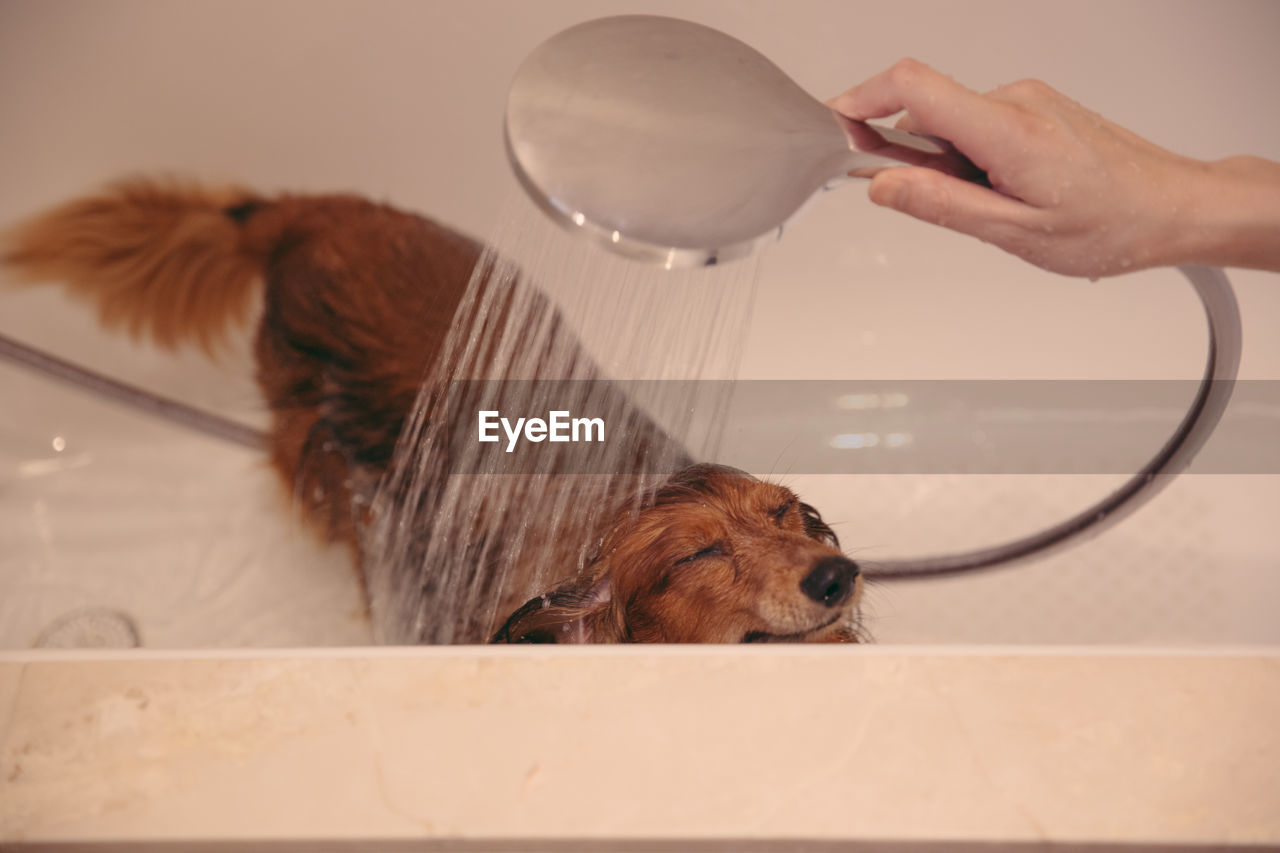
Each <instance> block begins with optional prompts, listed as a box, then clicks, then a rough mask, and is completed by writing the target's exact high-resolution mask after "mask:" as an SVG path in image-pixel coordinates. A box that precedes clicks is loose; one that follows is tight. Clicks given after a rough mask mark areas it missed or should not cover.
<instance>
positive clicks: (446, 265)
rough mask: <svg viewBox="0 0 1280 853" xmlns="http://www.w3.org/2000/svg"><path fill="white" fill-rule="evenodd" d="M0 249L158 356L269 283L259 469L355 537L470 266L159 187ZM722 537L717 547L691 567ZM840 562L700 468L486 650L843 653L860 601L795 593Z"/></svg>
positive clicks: (790, 517)
mask: <svg viewBox="0 0 1280 853" xmlns="http://www.w3.org/2000/svg"><path fill="white" fill-rule="evenodd" d="M2 245H3V251H2V253H0V261H2V262H3V263H4V265H5V266H6V267H7V268H8V269H9V271H10V272H12V273H14V274H16V276H17V277H18V278H19V279H21V280H24V281H59V282H62V283H63V284H64V285H65V286H66V287H67V289H68V290H69V291H70V292H71V293H72V294H74V295H76V296H77V297H80V298H84V299H88V300H89V301H90V302H91V303H93V304H94V305H96V307H97V310H98V312H99V316H100V317H101V319H102V322H103V324H104V325H106V326H108V327H112V328H123V329H125V330H126V331H128V332H129V333H130V334H132V335H134V336H135V337H141V338H147V339H151V340H153V341H155V342H156V343H158V344H160V345H161V346H163V347H167V348H173V347H176V346H177V345H179V344H180V343H182V342H185V341H194V342H196V343H198V344H199V345H200V346H202V347H203V348H205V349H206V350H212V349H214V348H215V347H216V345H217V343H218V341H219V340H220V338H221V337H222V336H223V335H224V334H225V332H226V330H227V329H228V327H229V326H230V325H232V324H235V323H242V322H244V320H245V318H246V317H247V315H248V311H249V308H250V306H251V304H252V298H253V296H254V294H255V293H256V292H258V287H257V285H258V284H259V283H260V282H265V283H266V286H265V288H263V289H262V294H263V295H262V302H263V314H262V319H261V321H260V324H259V328H258V332H257V337H256V343H255V355H256V359H257V364H258V377H257V378H258V382H259V384H260V385H261V387H262V390H263V392H264V393H265V395H266V399H267V402H268V404H269V407H270V410H271V413H272V425H271V429H270V432H269V437H268V444H269V452H270V456H271V461H272V463H273V465H274V466H275V468H276V469H277V470H278V472H279V473H280V475H281V477H282V478H283V480H284V482H285V483H286V484H288V485H289V486H290V488H291V489H292V491H293V493H294V495H295V499H296V500H298V501H299V502H300V503H301V505H302V507H303V509H304V512H305V514H306V515H307V516H309V517H310V518H311V519H313V520H316V521H317V522H318V523H319V525H320V527H321V529H322V531H323V533H324V535H325V536H326V537H327V538H329V539H331V540H339V541H345V542H349V543H352V544H355V543H356V542H357V540H358V536H359V527H360V524H361V520H362V516H361V513H362V509H361V507H362V506H363V500H364V499H365V498H367V497H368V496H369V495H370V494H371V493H372V489H373V487H374V485H375V484H376V482H377V481H378V479H379V478H380V477H381V476H382V474H383V473H384V472H385V471H386V469H387V466H388V465H389V463H390V461H391V456H392V452H393V450H394V447H395V442H396V439H397V437H398V436H399V434H400V432H401V429H402V427H403V426H404V423H405V420H406V418H407V416H408V413H409V411H410V409H411V407H412V406H413V403H414V400H415V398H416V396H417V394H418V392H419V389H420V386H421V384H422V379H423V376H424V373H425V372H426V370H427V368H428V367H429V366H430V365H432V364H433V363H434V362H435V360H436V359H438V358H439V356H440V350H441V346H442V344H443V341H444V339H445V336H446V334H447V333H448V331H449V328H450V326H451V324H452V323H453V322H454V315H455V313H456V311H457V309H458V305H459V303H460V301H461V299H462V296H463V293H464V291H465V290H466V288H467V284H468V280H469V278H470V276H471V273H472V270H473V268H474V267H475V265H476V262H477V260H478V259H479V257H480V253H481V247H480V245H479V244H478V243H476V242H474V241H472V240H470V239H468V238H466V237H463V236H461V235H459V234H457V233H456V232H454V231H451V230H450V229H448V228H445V227H443V226H441V225H439V224H437V223H435V222H433V221H431V220H429V219H426V218H424V217H420V216H415V215H411V214H406V213H404V212H401V211H398V210H396V209H394V208H391V207H389V206H386V205H380V204H376V203H373V202H370V201H368V200H365V199H362V198H359V197H356V196H349V195H327V196H288V195H286V196H281V197H277V198H272V199H267V198H264V197H261V196H259V195H257V194H255V193H252V192H250V191H247V190H242V189H237V188H205V187H201V186H199V185H197V184H193V183H189V182H178V181H169V180H160V181H157V180H151V179H134V180H130V181H126V182H122V183H119V184H117V185H115V186H113V187H111V188H109V189H108V190H106V191H105V192H103V193H101V194H98V195H95V196H92V197H88V198H84V199H80V200H77V201H72V202H70V203H68V204H65V205H63V206H61V207H59V208H56V209H54V210H52V211H50V212H48V213H46V214H44V215H42V216H39V217H36V218H34V219H32V220H30V221H28V222H26V223H24V224H21V225H19V226H18V227H17V228H15V229H13V230H12V231H10V232H8V233H7V234H6V235H5V237H4V241H3V244H2ZM465 320H466V318H463V320H462V321H464V322H465ZM668 441H669V440H668ZM784 504H787V505H788V506H789V507H790V508H789V509H788V511H787V512H786V513H784V514H783V515H781V516H778V517H774V516H772V515H771V514H770V513H773V512H776V511H777V510H778V509H779V507H781V506H783V505H784ZM424 535H426V533H425V532H424ZM583 535H584V536H587V535H590V533H589V532H588V531H584V533H583ZM716 543H720V546H721V550H722V551H723V553H717V554H714V555H707V554H704V555H702V556H698V557H696V558H693V559H690V557H691V556H692V555H695V554H698V553H699V552H700V551H703V550H704V549H706V548H707V547H710V546H711V545H714V544H716ZM838 556H839V551H838V548H837V545H836V541H835V536H834V534H832V533H831V531H830V529H829V528H827V526H826V525H825V524H823V523H822V521H821V519H820V518H818V515H817V513H816V512H815V511H813V510H812V508H810V507H808V506H806V505H804V504H802V503H800V502H799V501H798V500H797V499H796V498H795V496H794V495H793V494H792V493H791V492H789V491H788V490H786V489H783V488H782V487H780V486H775V485H771V484H768V483H762V482H760V481H757V480H755V479H754V478H751V477H749V476H748V475H745V474H743V473H742V472H737V471H733V470H731V469H725V468H720V467H717V466H705V465H704V466H694V467H692V468H690V469H687V470H686V471H685V472H683V473H682V474H679V475H677V476H676V477H674V478H672V480H671V481H670V482H668V483H667V484H666V485H664V486H662V487H661V488H659V489H658V490H657V491H655V492H653V493H651V494H650V495H649V496H648V497H647V498H646V499H644V500H643V501H642V502H641V504H640V505H635V504H632V505H628V506H624V507H622V508H621V509H620V510H619V511H618V515H617V517H616V518H615V520H614V522H613V524H612V526H611V527H610V528H609V529H608V531H607V532H606V535H605V536H604V537H603V545H602V547H601V549H600V551H599V553H598V554H597V555H596V557H595V559H594V560H593V561H592V562H591V565H590V566H589V567H588V569H587V571H586V572H585V573H582V574H581V575H579V576H575V577H574V578H572V579H570V580H568V581H566V582H565V583H564V584H562V585H561V586H560V587H558V588H557V589H556V590H554V591H553V592H551V593H548V594H547V595H546V596H541V597H539V598H536V599H534V600H532V601H531V602H530V603H529V604H526V605H525V606H524V607H523V608H520V609H519V610H518V611H517V612H516V613H514V614H513V615H512V616H511V617H510V618H509V619H508V620H507V622H506V624H505V625H504V626H503V627H502V629H501V630H500V631H499V632H498V634H497V636H496V637H495V640H496V641H499V642H530V641H541V642H546V641H553V642H561V641H577V642H708V641H710V642H736V641H740V640H743V639H747V640H750V639H780V638H786V639H797V640H799V639H803V640H815V641H851V640H855V639H856V633H857V629H856V600H857V594H856V590H855V594H854V595H852V596H851V598H850V599H849V601H848V602H846V603H844V604H842V605H841V608H840V614H841V618H840V620H839V621H837V622H834V623H832V624H831V625H829V626H824V627H822V628H820V629H815V626H817V625H818V624H819V623H820V622H822V621H823V620H825V619H826V618H827V617H828V615H829V614H828V612H820V611H821V610H822V608H815V606H814V603H813V602H811V601H807V600H805V599H804V598H803V597H802V596H800V595H799V593H798V590H797V583H798V578H800V577H802V576H803V573H804V572H806V571H808V570H809V568H811V567H812V565H813V564H814V561H815V560H821V559H824V558H829V557H838ZM530 576H531V577H532V576H534V573H533V572H532V571H531V572H530ZM525 594H527V593H525ZM521 598H523V596H521ZM519 600H521V599H520V598H518V599H516V601H519ZM829 610H830V608H828V611H829ZM792 635H794V636H792Z"/></svg>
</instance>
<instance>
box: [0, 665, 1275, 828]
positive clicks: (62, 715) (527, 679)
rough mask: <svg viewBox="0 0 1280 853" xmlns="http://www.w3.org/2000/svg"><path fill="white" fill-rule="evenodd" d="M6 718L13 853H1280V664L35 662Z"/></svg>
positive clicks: (4, 692) (7, 680) (3, 763)
mask: <svg viewBox="0 0 1280 853" xmlns="http://www.w3.org/2000/svg"><path fill="white" fill-rule="evenodd" d="M0 713H5V714H7V720H4V721H3V729H0V731H2V732H3V736H2V737H3V752H2V753H0V803H2V804H3V806H0V844H4V843H12V844H19V846H20V847H24V846H26V845H27V844H31V845H35V846H37V847H39V845H40V844H52V845H54V846H58V845H74V844H75V843H78V842H85V841H95V842H100V843H108V842H110V843H115V844H117V845H121V846H122V849H129V848H130V847H131V845H134V844H137V843H140V842H144V841H145V842H153V844H154V846H155V848H156V849H179V848H182V847H183V846H184V844H185V843H187V842H193V841H196V840H201V841H204V842H208V843H210V844H213V845H214V846H215V847H217V848H219V849H220V847H221V846H222V844H225V845H226V846H228V847H238V846H240V844H241V843H247V842H251V841H257V842H262V841H268V840H270V841H276V842H284V841H287V840H292V841H295V842H303V841H307V842H309V844H312V843H313V844H319V843H320V842H326V849H327V848H328V845H333V847H334V848H335V849H347V846H348V845H350V846H351V847H352V848H353V849H354V848H355V847H357V846H359V843H360V842H373V841H379V842H386V843H391V842H405V841H407V840H410V839H418V840H427V839H431V840H434V841H436V842H439V843H441V844H442V845H444V846H452V843H455V842H456V843H457V844H459V845H461V846H470V847H477V848H484V849H492V847H493V846H496V847H499V848H502V849H508V847H510V848H511V849H525V846H527V845H534V846H538V847H539V848H541V847H542V846H544V845H545V846H547V847H548V849H551V848H555V849H559V848H558V847H557V845H564V844H569V843H570V842H588V841H592V842H601V843H603V842H605V841H611V842H616V845H615V844H611V845H610V846H615V847H616V846H622V847H628V846H645V847H647V846H649V845H650V843H654V844H656V843H657V842H659V841H669V842H672V843H675V842H688V843H692V842H694V841H698V842H700V843H710V842H712V841H716V840H718V841H721V842H725V843H726V844H728V846H729V847H734V845H735V844H739V845H740V844H746V843H747V842H751V843H752V845H753V846H754V845H762V846H764V847H766V848H772V847H773V846H775V845H774V843H775V842H776V845H777V846H786V845H787V844H791V843H793V842H794V843H795V844H798V845H800V846H801V847H802V849H804V848H807V847H808V846H809V845H810V844H817V845H819V846H820V847H821V849H829V848H828V847H827V846H825V845H826V843H827V842H832V841H836V840H846V841H854V840H857V841H862V842H919V843H923V842H977V841H982V842H990V841H1000V842H1009V843H1019V844H1022V843H1030V842H1039V841H1045V840H1052V841H1056V842H1071V843H1074V844H1099V845H1101V844H1104V843H1119V842H1123V843H1129V844H1138V845H1154V846H1160V845H1171V844H1179V845H1207V846H1218V845H1223V846H1225V845H1256V844H1280V808H1277V805H1278V804H1280V727H1277V725H1276V720H1277V719H1280V655H1277V653H1276V652H1274V651H1262V650H1251V649H1236V650H1222V651H1215V652H1213V653H1197V652H1177V651H1170V650H1164V651H1159V652H1149V653H1135V652H1133V651H1132V650H1118V649H1096V648H1094V649H1090V650H1080V649H1058V650H1044V649H1041V650H1034V649H1033V650H1030V651H1028V650H1027V649H1026V648H1023V649H1019V650H1016V651H1015V650H1013V649H1010V648H995V647H991V648H970V649H966V650H960V651H957V650H955V649H952V650H940V649H916V650H913V651H909V652H907V651H903V650H902V649H894V648H885V647H881V648H871V647H866V648H819V649H814V648H800V647H795V648H779V649H766V650H763V651H761V650H758V649H741V648H682V647H669V648H627V649H590V650H567V651H566V650H552V651H551V652H548V651H546V650H542V649H535V648H525V649H499V650H493V649H475V648H470V649H466V648H464V649H457V648H455V649H391V650H381V651H377V652H371V651H369V650H340V651H336V652H323V653H320V652H312V653H308V652H298V651H290V652H282V653H270V652H265V653H264V652H255V653H238V654H236V653H233V654H227V653H219V654H212V653H205V654H200V653H130V654H127V655H123V654H122V655H114V656H112V655H107V654H101V653H100V654H96V655H83V654H82V655H80V656H78V657H72V656H69V655H67V654H56V653H23V654H9V655H8V656H6V657H5V658H3V659H2V661H0ZM445 842H449V844H445ZM464 842H465V844H464ZM784 842H786V844H784ZM486 845H489V846H486ZM304 846H305V845H304ZM392 846H397V845H394V844H393V845H392ZM677 846H683V845H677ZM148 849H151V848H148ZM300 849H302V848H300ZM305 849H314V848H312V847H310V846H305ZM375 849H376V846H375ZM716 849H722V848H719V847H717V848H716ZM723 849H728V847H726V848H723ZM735 849H736V848H735Z"/></svg>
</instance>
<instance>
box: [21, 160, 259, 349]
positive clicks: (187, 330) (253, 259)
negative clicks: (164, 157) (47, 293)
mask: <svg viewBox="0 0 1280 853" xmlns="http://www.w3.org/2000/svg"><path fill="white" fill-rule="evenodd" d="M263 204H264V202H263V200H262V199H261V198H259V197H258V196H256V195H254V194H253V193H251V192H249V191H247V190H243V189H238V188H234V187H223V188H210V187H203V186H200V185H198V184H195V183H183V182H179V181H175V180H156V179H149V178H135V179H130V180H127V181H122V182H120V183H117V184H115V185H113V186H111V187H109V188H108V189H107V190H106V191H104V192H103V193H101V194H99V195H94V196H89V197H86V198H81V199H77V200H74V201H71V202H68V203H66V204H64V205H62V206H60V207H57V208H54V209H53V210H50V211H48V212H46V213H44V214H42V215H40V216H37V217H35V218H33V219H30V220H28V221H26V222H23V223H21V224H19V225H17V226H16V227H15V228H13V229H12V230H10V231H8V232H7V233H6V234H4V235H3V237H0V263H3V264H4V265H5V266H6V267H7V268H8V269H9V271H10V272H11V273H13V275H14V277H15V278H16V279H17V280H18V281H26V282H37V281H56V282H61V283H63V284H65V286H66V287H67V289H68V290H69V291H70V292H71V293H73V294H75V295H77V296H80V297H83V298H85V299H87V300H88V301H89V302H90V303H92V304H94V305H96V307H97V309H98V314H99V317H100V319H101V321H102V323H103V325H104V326H107V327H111V328H119V327H123V328H124V329H126V330H127V331H128V332H129V333H130V334H132V335H134V336H135V337H149V338H151V339H152V340H154V341H155V342H156V343H158V344H160V345H161V346H164V347H166V348H170V349H172V348H174V347H176V346H177V345H178V344H180V343H182V342H184V341H194V342H196V343H198V344H200V346H202V347H203V348H204V349H205V350H206V351H212V350H213V348H214V346H215V345H216V344H217V343H218V342H219V341H220V340H221V339H222V337H223V335H224V334H225V333H226V331H227V329H228V327H229V325H230V324H231V323H233V322H240V323H243V322H244V321H245V319H246V316H247V313H248V310H249V306H250V304H251V301H250V296H251V295H252V293H253V292H254V290H255V285H256V283H257V281H258V279H259V278H260V276H261V272H262V264H263V258H262V256H261V252H260V251H255V250H254V249H253V247H252V246H251V244H250V242H249V240H248V239H247V236H246V235H245V234H244V232H243V229H242V227H241V225H242V223H244V222H245V221H246V220H247V219H248V218H249V217H250V216H251V215H252V214H253V213H254V212H255V211H256V210H257V209H258V208H259V207H260V206H262V205H263Z"/></svg>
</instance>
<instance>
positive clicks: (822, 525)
mask: <svg viewBox="0 0 1280 853" xmlns="http://www.w3.org/2000/svg"><path fill="white" fill-rule="evenodd" d="M800 517H801V518H803V519H804V532H805V535H806V536H808V537H809V538H810V539H816V540H818V541H819V542H823V543H825V544H827V545H830V546H831V547H832V548H836V549H839V548H840V539H839V538H838V537H837V536H836V532H835V531H834V530H832V529H831V528H830V527H829V526H828V525H827V523H826V522H825V521H823V520H822V516H821V515H819V514H818V511H817V510H816V509H814V508H813V507H811V506H809V505H808V504H807V503H802V504H800Z"/></svg>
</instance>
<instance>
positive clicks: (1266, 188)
mask: <svg viewBox="0 0 1280 853" xmlns="http://www.w3.org/2000/svg"><path fill="white" fill-rule="evenodd" d="M1188 178H1189V179H1188V181H1187V183H1186V185H1185V189H1186V192H1185V197H1186V202H1185V206H1184V207H1183V209H1180V210H1179V215H1178V216H1177V217H1176V223H1177V225H1176V227H1175V229H1174V232H1173V234H1172V236H1171V239H1170V242H1169V245H1168V248H1167V262H1168V263H1170V264H1210V265H1214V266H1224V267H1245V268H1249V269H1260V270H1271V271H1274V272H1280V163H1274V162H1272V161H1270V160H1264V159H1262V158H1260V157H1246V156H1242V157H1230V158H1228V159H1226V160H1219V161H1217V162H1213V163H1203V164H1199V168H1197V169H1195V170H1194V172H1193V173H1192V174H1190V175H1189V176H1188Z"/></svg>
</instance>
